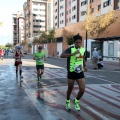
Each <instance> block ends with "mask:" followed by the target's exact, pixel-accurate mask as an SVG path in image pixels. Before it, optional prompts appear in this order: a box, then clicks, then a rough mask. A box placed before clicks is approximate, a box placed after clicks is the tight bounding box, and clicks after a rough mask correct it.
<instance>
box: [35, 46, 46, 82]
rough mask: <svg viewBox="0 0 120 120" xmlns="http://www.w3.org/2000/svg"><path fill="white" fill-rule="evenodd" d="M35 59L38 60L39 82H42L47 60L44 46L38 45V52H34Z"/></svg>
mask: <svg viewBox="0 0 120 120" xmlns="http://www.w3.org/2000/svg"><path fill="white" fill-rule="evenodd" d="M33 59H34V60H36V69H37V77H38V82H40V80H41V78H42V75H43V73H44V61H46V57H45V53H44V52H43V51H42V46H38V52H36V53H35V54H34V58H33Z"/></svg>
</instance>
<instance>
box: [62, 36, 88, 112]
mask: <svg viewBox="0 0 120 120" xmlns="http://www.w3.org/2000/svg"><path fill="white" fill-rule="evenodd" d="M73 39H74V46H71V47H69V48H68V49H66V50H65V51H64V52H63V53H62V54H61V55H60V57H61V58H67V78H68V89H67V99H66V109H67V110H70V109H71V103H70V96H71V92H72V90H73V87H74V82H75V80H76V82H77V83H78V86H79V91H78V94H77V97H76V98H75V99H74V103H75V109H76V110H77V111H79V110H80V105H79V100H80V98H81V97H82V96H83V94H84V92H85V78H84V71H87V68H86V64H85V48H83V47H82V46H81V44H82V36H80V35H79V34H77V35H75V36H74V37H73Z"/></svg>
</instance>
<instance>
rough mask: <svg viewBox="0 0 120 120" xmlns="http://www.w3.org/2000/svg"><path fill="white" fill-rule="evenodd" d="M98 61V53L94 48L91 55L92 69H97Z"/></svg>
mask: <svg viewBox="0 0 120 120" xmlns="http://www.w3.org/2000/svg"><path fill="white" fill-rule="evenodd" d="M98 59H99V53H98V51H97V49H96V48H94V51H93V53H92V63H93V67H94V69H97V68H98V66H97V62H98Z"/></svg>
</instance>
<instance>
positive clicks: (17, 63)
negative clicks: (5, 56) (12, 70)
mask: <svg viewBox="0 0 120 120" xmlns="http://www.w3.org/2000/svg"><path fill="white" fill-rule="evenodd" d="M22 57H24V54H23V53H22V52H21V46H17V47H16V51H15V52H14V55H13V58H15V66H16V77H18V67H19V70H20V71H19V73H20V78H23V76H22Z"/></svg>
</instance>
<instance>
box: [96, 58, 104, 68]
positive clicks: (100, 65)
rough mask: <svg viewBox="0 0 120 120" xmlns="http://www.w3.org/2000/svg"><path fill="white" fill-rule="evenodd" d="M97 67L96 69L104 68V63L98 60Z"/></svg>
mask: <svg viewBox="0 0 120 120" xmlns="http://www.w3.org/2000/svg"><path fill="white" fill-rule="evenodd" d="M97 65H98V68H102V67H103V66H104V63H103V61H102V59H101V58H99V61H98V63H97Z"/></svg>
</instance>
